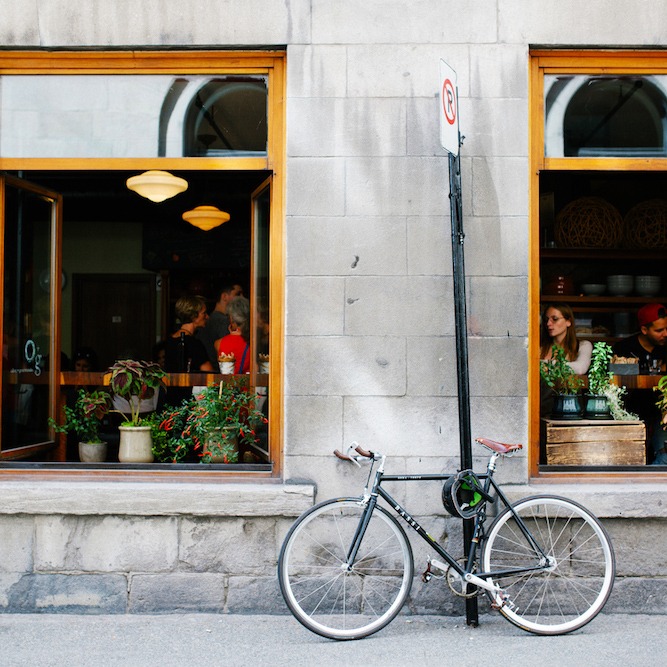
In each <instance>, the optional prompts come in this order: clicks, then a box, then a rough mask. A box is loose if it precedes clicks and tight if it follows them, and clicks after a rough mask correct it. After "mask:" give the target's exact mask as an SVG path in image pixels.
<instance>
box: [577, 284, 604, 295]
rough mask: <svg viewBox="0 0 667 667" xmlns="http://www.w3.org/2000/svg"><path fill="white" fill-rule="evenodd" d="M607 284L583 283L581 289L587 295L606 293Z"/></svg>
mask: <svg viewBox="0 0 667 667" xmlns="http://www.w3.org/2000/svg"><path fill="white" fill-rule="evenodd" d="M606 289H607V286H606V285H605V284H604V283H583V284H582V286H581V291H582V292H583V293H584V294H585V295H586V296H600V294H604V293H605V290H606Z"/></svg>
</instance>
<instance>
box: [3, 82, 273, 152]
mask: <svg viewBox="0 0 667 667" xmlns="http://www.w3.org/2000/svg"><path fill="white" fill-rule="evenodd" d="M266 104H267V82H266V77H263V76H256V77H244V78H243V79H242V80H239V79H238V77H236V78H234V77H232V78H231V79H230V78H226V77H210V76H198V75H189V76H172V75H127V76H125V75H114V76H107V75H53V76H21V75H5V76H2V77H0V157H14V158H20V157H40V158H55V157H82V158H83V157H87V158H95V157H104V158H126V157H137V158H138V157H164V156H166V157H182V156H184V155H200V156H204V155H229V154H231V153H233V154H235V155H238V154H239V153H241V154H242V153H245V152H247V153H250V154H256V153H258V152H259V153H265V152H266V137H267V107H266ZM186 118H187V119H188V122H187V124H186Z"/></svg>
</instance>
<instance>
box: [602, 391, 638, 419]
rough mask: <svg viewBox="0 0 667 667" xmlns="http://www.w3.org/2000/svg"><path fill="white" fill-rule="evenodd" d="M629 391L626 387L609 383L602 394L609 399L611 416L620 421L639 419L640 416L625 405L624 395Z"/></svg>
mask: <svg viewBox="0 0 667 667" xmlns="http://www.w3.org/2000/svg"><path fill="white" fill-rule="evenodd" d="M626 393H627V390H626V388H625V387H619V386H618V385H617V384H611V383H610V384H608V385H607V386H606V387H605V388H604V389H603V390H602V394H601V395H602V396H604V397H605V398H606V399H607V403H608V404H609V410H610V412H611V416H612V417H613V418H614V419H617V420H619V421H637V420H638V419H639V417H638V416H637V415H636V414H634V413H632V412H628V411H627V410H626V409H625V407H624V405H623V396H624V395H625V394H626Z"/></svg>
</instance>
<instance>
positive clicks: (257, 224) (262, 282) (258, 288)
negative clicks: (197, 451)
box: [250, 177, 273, 461]
mask: <svg viewBox="0 0 667 667" xmlns="http://www.w3.org/2000/svg"><path fill="white" fill-rule="evenodd" d="M251 202H252V210H251V220H252V234H251V240H250V243H251V248H250V252H251V255H252V262H251V267H252V269H251V274H250V294H251V303H252V304H253V312H252V315H251V328H250V332H251V333H250V350H251V353H252V354H251V360H250V373H251V383H252V385H253V386H255V387H256V388H257V394H258V396H259V407H260V409H261V410H262V412H263V413H264V416H265V417H266V418H267V420H268V418H269V395H270V392H269V388H270V382H269V378H270V371H271V368H273V367H272V366H271V363H270V351H271V350H270V310H271V309H270V298H269V297H270V294H269V284H270V281H269V260H270V253H269V221H270V212H271V177H269V178H267V179H266V180H265V181H264V182H263V183H262V184H261V185H260V186H259V187H258V188H257V189H256V190H255V191H254V192H253V193H252V197H251ZM269 432H270V429H269V428H268V426H267V425H264V426H263V427H262V428H260V429H258V437H259V442H258V446H257V451H256V454H257V455H258V456H260V460H262V461H265V460H270V459H271V457H270V454H269V449H270V448H269Z"/></svg>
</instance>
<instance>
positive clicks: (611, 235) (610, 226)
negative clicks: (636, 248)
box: [554, 197, 623, 248]
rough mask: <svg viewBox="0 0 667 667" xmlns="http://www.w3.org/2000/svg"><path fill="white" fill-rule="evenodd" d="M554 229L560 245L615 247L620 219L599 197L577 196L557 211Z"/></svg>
mask: <svg viewBox="0 0 667 667" xmlns="http://www.w3.org/2000/svg"><path fill="white" fill-rule="evenodd" d="M554 232H555V234H554V235H555V237H556V243H557V244H558V246H559V247H561V248H616V247H617V246H619V245H620V244H621V242H622V241H623V218H622V217H621V214H620V213H619V212H618V210H617V209H616V207H615V206H613V205H612V204H610V203H609V202H608V201H605V200H604V199H601V198H600V197H580V198H579V199H575V200H574V201H571V202H570V203H569V204H568V205H567V206H565V208H563V209H562V210H561V211H560V213H559V214H558V216H557V217H556V226H555V230H554Z"/></svg>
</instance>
